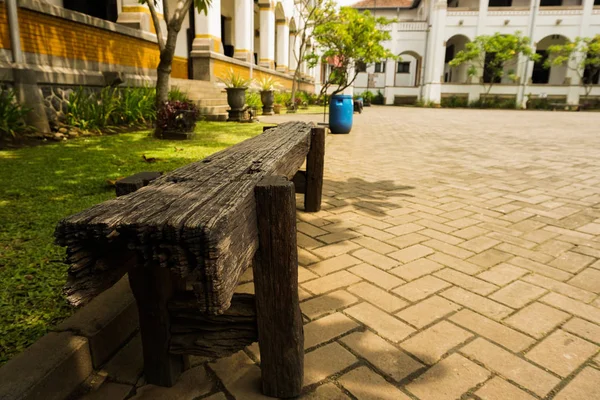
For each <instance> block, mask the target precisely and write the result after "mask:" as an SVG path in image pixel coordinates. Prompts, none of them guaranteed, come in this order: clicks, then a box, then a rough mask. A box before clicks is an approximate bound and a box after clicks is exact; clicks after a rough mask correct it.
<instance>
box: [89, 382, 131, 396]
mask: <svg viewBox="0 0 600 400" xmlns="http://www.w3.org/2000/svg"><path fill="white" fill-rule="evenodd" d="M132 391H133V386H131V385H124V384H122V383H114V382H104V383H103V384H102V386H100V388H98V390H94V391H93V392H90V393H87V394H86V395H85V396H83V397H81V398H80V399H79V400H107V399H110V400H123V399H125V398H126V397H127V396H128V395H129V393H131V392H132Z"/></svg>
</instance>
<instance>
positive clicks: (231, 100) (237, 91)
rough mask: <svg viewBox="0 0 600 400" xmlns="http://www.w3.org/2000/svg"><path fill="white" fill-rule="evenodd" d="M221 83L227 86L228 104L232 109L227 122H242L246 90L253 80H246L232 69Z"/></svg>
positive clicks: (220, 79)
mask: <svg viewBox="0 0 600 400" xmlns="http://www.w3.org/2000/svg"><path fill="white" fill-rule="evenodd" d="M219 81H221V82H222V83H224V84H225V90H226V91H227V104H229V107H230V108H231V109H230V110H227V112H228V113H229V118H228V119H227V121H238V122H239V121H242V120H243V118H244V108H245V105H246V90H248V87H249V86H250V84H251V83H252V79H248V78H244V77H242V76H241V75H240V74H236V73H235V72H234V71H233V69H231V68H230V69H229V72H228V73H227V75H226V76H225V78H219Z"/></svg>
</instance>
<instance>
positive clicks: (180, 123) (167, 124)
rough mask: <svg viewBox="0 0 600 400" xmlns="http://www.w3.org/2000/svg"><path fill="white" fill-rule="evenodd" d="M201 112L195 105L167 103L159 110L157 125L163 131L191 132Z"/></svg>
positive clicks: (179, 102) (175, 102)
mask: <svg viewBox="0 0 600 400" xmlns="http://www.w3.org/2000/svg"><path fill="white" fill-rule="evenodd" d="M198 115H199V111H198V108H197V107H196V105H195V104H194V103H190V102H187V101H167V102H166V103H165V104H164V105H163V107H162V108H161V109H160V110H159V112H158V114H157V118H156V125H157V127H158V128H159V129H160V130H162V131H181V132H190V131H191V130H193V129H194V125H195V124H196V120H197V119H198Z"/></svg>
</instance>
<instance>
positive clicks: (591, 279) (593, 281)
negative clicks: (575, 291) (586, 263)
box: [567, 268, 600, 294]
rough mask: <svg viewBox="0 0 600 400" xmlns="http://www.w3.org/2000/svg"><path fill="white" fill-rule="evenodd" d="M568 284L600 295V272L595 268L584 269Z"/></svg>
mask: <svg viewBox="0 0 600 400" xmlns="http://www.w3.org/2000/svg"><path fill="white" fill-rule="evenodd" d="M567 283H568V284H569V285H572V286H577V287H578V288H581V289H585V290H588V291H590V292H594V293H596V294H598V293H600V271H599V270H597V269H593V268H587V269H584V270H583V271H581V272H580V273H578V274H577V275H575V277H573V279H571V280H569V281H568V282H567Z"/></svg>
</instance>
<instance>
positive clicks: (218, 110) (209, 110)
mask: <svg viewBox="0 0 600 400" xmlns="http://www.w3.org/2000/svg"><path fill="white" fill-rule="evenodd" d="M199 109H200V115H208V114H226V113H227V110H228V109H229V106H228V105H219V106H206V107H199Z"/></svg>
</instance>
